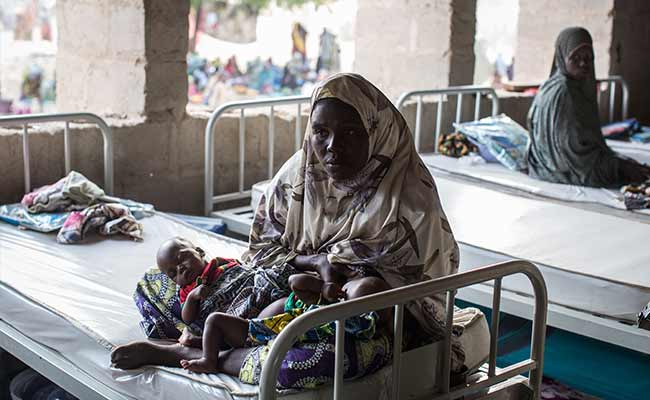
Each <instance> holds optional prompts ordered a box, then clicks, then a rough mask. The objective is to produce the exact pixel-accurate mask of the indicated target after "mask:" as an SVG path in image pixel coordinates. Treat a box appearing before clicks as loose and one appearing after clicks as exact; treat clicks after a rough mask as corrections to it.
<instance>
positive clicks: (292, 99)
mask: <svg viewBox="0 0 650 400" xmlns="http://www.w3.org/2000/svg"><path fill="white" fill-rule="evenodd" d="M309 100H310V97H309V96H286V97H276V98H268V99H254V100H244V101H233V102H229V103H226V104H223V105H221V106H220V107H219V108H217V109H216V110H214V111H213V112H212V114H211V115H210V119H209V120H208V124H207V126H206V127H205V184H204V207H205V209H204V211H205V215H206V216H210V214H211V213H212V210H213V208H214V205H215V204H218V203H221V202H227V201H232V200H239V199H245V198H248V197H250V195H251V190H250V189H246V188H245V187H244V171H245V163H246V159H245V149H246V115H245V113H244V111H245V110H246V109H251V108H269V128H268V135H269V140H268V156H267V157H268V178H269V179H271V178H272V177H273V174H274V159H273V149H274V145H275V118H274V116H275V107H277V106H287V105H296V125H295V144H294V147H295V150H296V151H298V149H299V148H300V146H301V144H302V137H303V133H304V132H302V129H301V127H302V124H301V123H300V119H301V118H300V117H301V115H300V114H301V107H302V105H303V104H306V103H309ZM229 111H239V189H238V191H236V192H232V193H227V194H222V195H219V196H215V195H214V134H215V128H216V125H217V120H218V119H219V117H221V116H222V115H223V114H225V113H226V112H229Z"/></svg>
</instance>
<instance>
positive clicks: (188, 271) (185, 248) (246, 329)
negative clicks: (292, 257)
mask: <svg viewBox="0 0 650 400" xmlns="http://www.w3.org/2000/svg"><path fill="white" fill-rule="evenodd" d="M203 256H204V252H203V250H201V249H200V248H198V247H195V246H194V245H193V244H192V243H190V242H189V241H187V240H185V239H182V238H174V239H170V240H168V241H167V242H165V243H164V244H163V245H162V246H161V248H160V249H159V251H158V255H157V262H158V267H159V268H160V270H161V271H162V272H163V273H165V274H166V275H167V276H168V277H169V278H170V279H172V280H173V281H174V282H175V283H176V284H178V285H179V286H181V290H180V292H179V295H180V298H181V304H182V307H183V308H182V318H183V321H184V322H185V323H188V324H189V323H192V322H194V321H195V320H196V319H197V318H198V316H199V311H200V306H201V301H203V300H205V299H206V298H207V296H208V295H209V294H210V283H212V282H214V281H215V280H216V279H218V277H219V276H220V275H221V273H222V272H223V271H224V268H228V267H229V266H230V265H238V263H237V261H235V260H227V259H219V258H217V259H215V260H212V261H211V262H209V263H206V262H205V261H204V260H203ZM229 262H230V263H229ZM363 276H364V274H361V273H359V272H357V271H355V270H352V269H347V268H345V269H344V271H342V272H340V273H337V274H336V276H334V277H332V279H333V280H335V282H324V281H323V280H322V279H321V278H320V277H318V276H317V275H312V274H306V273H305V274H295V275H292V276H290V277H289V286H290V288H291V290H292V293H291V295H290V296H289V297H285V298H282V299H280V300H278V301H276V302H275V303H273V304H271V305H269V306H268V307H266V308H265V309H264V310H262V312H261V313H260V315H259V317H258V318H253V319H250V320H248V319H244V318H239V317H236V316H233V315H229V314H226V313H221V312H214V313H211V314H210V315H209V316H208V318H207V320H206V322H205V326H204V330H203V338H202V343H201V342H198V340H197V339H198V338H194V337H192V336H191V335H189V334H188V332H187V331H186V332H184V333H183V336H182V337H181V339H180V342H181V344H184V345H196V346H197V347H198V346H201V347H202V348H203V356H202V357H201V358H200V359H195V360H182V361H181V365H182V366H183V368H185V369H188V370H190V371H194V372H217V371H218V368H217V365H218V354H219V351H220V350H224V349H227V348H229V347H235V348H240V347H250V346H254V345H260V344H265V343H267V342H268V341H269V340H271V339H272V338H274V337H275V336H276V335H277V334H278V333H279V332H280V331H281V330H282V329H283V328H284V327H285V326H286V325H287V324H288V323H289V322H291V321H292V320H293V319H295V318H297V317H298V316H300V315H302V314H303V313H304V312H306V311H309V310H311V309H314V308H317V307H319V306H322V305H326V304H329V302H334V301H337V300H338V299H341V298H344V299H352V298H356V297H360V296H361V295H367V294H369V293H367V291H364V292H363V293H359V291H358V290H357V285H355V280H357V279H358V278H362V277H363ZM377 319H378V317H377V314H376V313H374V312H371V313H367V314H364V315H361V316H358V317H355V318H351V319H348V320H347V321H346V327H345V329H346V331H347V332H348V333H351V334H353V335H355V336H357V337H362V338H371V337H372V336H374V334H375V328H376V324H377ZM382 322H383V321H382ZM333 334H334V324H333V323H328V324H324V325H322V326H319V327H316V328H312V329H310V330H309V331H308V332H307V333H305V334H304V335H303V336H302V337H301V339H302V340H306V341H314V340H315V341H318V340H321V339H324V338H326V337H327V336H330V335H333Z"/></svg>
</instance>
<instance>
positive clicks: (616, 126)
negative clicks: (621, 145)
mask: <svg viewBox="0 0 650 400" xmlns="http://www.w3.org/2000/svg"><path fill="white" fill-rule="evenodd" d="M601 131H602V132H603V137H604V138H605V139H613V140H629V141H631V142H638V143H648V142H650V127H647V126H641V124H639V121H637V120H636V119H634V118H630V119H626V120H625V121H621V122H613V123H611V124H607V125H604V126H603V127H602V128H601Z"/></svg>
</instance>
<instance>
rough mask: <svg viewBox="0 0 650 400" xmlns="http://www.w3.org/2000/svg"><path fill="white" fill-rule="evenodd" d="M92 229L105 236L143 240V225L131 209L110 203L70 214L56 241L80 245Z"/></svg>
mask: <svg viewBox="0 0 650 400" xmlns="http://www.w3.org/2000/svg"><path fill="white" fill-rule="evenodd" d="M91 229H97V230H98V231H99V233H100V234H101V235H105V236H109V235H116V234H123V235H126V236H128V237H130V238H132V239H134V240H142V224H140V223H139V222H138V221H136V220H135V217H134V216H133V214H131V211H129V208H128V207H126V206H124V205H122V204H117V203H108V204H97V205H94V206H91V207H88V208H86V209H85V210H83V211H74V212H72V213H70V215H69V216H68V219H66V220H65V223H64V224H63V228H61V230H60V231H59V234H58V235H57V237H56V241H57V242H59V243H62V244H73V243H79V242H81V241H82V240H83V239H84V237H85V236H86V234H87V233H88V231H89V230H91Z"/></svg>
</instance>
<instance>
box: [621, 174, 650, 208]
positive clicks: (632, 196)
mask: <svg viewBox="0 0 650 400" xmlns="http://www.w3.org/2000/svg"><path fill="white" fill-rule="evenodd" d="M621 193H623V201H624V203H625V208H626V209H628V210H641V209H644V208H650V181H645V182H643V183H641V184H638V185H625V186H623V187H622V188H621Z"/></svg>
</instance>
